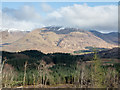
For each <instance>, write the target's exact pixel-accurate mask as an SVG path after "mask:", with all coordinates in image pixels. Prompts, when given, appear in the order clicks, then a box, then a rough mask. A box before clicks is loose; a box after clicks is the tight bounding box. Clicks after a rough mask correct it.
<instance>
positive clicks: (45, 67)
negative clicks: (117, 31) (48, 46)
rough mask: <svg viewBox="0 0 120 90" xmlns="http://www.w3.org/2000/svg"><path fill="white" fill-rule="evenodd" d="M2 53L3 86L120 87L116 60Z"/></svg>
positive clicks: (119, 68) (23, 52) (26, 52)
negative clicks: (119, 85)
mask: <svg viewBox="0 0 120 90" xmlns="http://www.w3.org/2000/svg"><path fill="white" fill-rule="evenodd" d="M111 51H113V50H111ZM106 52H107V51H106ZM109 52H110V50H109ZM104 53H105V52H104ZM107 53H108V52H107ZM114 53H117V51H116V52H114ZM2 54H3V60H2V63H3V64H4V68H3V77H2V78H3V82H2V83H3V87H19V86H24V87H30V86H31V87H41V88H42V87H51V88H52V87H60V85H63V86H61V87H81V88H93V87H115V88H117V87H118V84H119V77H120V73H119V72H120V61H119V58H117V57H113V58H112V57H107V58H105V57H100V55H101V54H99V53H98V52H95V53H94V54H92V55H91V54H89V55H71V54H68V53H50V54H44V53H42V52H40V51H36V50H30V51H29V50H27V51H22V52H14V53H10V52H5V51H3V52H2ZM114 55H115V54H114ZM116 55H117V54H116ZM66 85H67V86H66Z"/></svg>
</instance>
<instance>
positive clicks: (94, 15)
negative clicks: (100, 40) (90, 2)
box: [47, 4, 118, 31]
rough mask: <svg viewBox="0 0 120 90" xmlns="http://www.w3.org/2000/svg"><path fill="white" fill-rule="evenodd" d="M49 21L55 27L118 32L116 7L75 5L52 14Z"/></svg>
mask: <svg viewBox="0 0 120 90" xmlns="http://www.w3.org/2000/svg"><path fill="white" fill-rule="evenodd" d="M47 21H50V22H51V24H53V25H55V24H56V25H64V26H71V27H79V28H82V29H98V30H101V31H104V30H106V31H108V30H109V31H113V30H117V25H118V8H117V6H114V5H106V6H96V7H90V6H87V5H78V4H75V5H73V6H68V7H62V8H60V9H58V10H56V11H54V12H52V13H50V14H49V15H48V19H47Z"/></svg>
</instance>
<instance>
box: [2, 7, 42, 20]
mask: <svg viewBox="0 0 120 90" xmlns="http://www.w3.org/2000/svg"><path fill="white" fill-rule="evenodd" d="M3 13H6V14H8V15H9V16H11V17H13V18H16V19H18V20H27V21H31V20H32V21H38V20H42V18H41V16H40V14H39V13H37V12H36V11H35V9H34V7H32V6H28V5H25V6H22V7H21V8H19V9H10V8H4V9H3Z"/></svg>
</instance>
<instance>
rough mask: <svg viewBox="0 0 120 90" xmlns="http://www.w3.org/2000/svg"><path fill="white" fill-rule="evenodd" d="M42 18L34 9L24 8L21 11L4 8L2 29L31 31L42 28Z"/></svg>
mask: <svg viewBox="0 0 120 90" xmlns="http://www.w3.org/2000/svg"><path fill="white" fill-rule="evenodd" d="M41 21H42V18H41V16H40V14H38V13H37V12H36V11H35V9H34V8H33V7H30V6H23V7H21V8H19V9H10V8H4V9H3V12H2V29H3V30H4V29H10V28H15V29H16V30H17V29H18V30H26V31H28V30H29V31H30V30H33V29H35V28H40V27H42V26H43V25H42V24H41V23H38V22H41Z"/></svg>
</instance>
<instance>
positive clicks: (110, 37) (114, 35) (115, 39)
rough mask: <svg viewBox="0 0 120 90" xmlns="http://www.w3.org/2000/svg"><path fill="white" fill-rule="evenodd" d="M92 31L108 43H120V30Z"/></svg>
mask: <svg viewBox="0 0 120 90" xmlns="http://www.w3.org/2000/svg"><path fill="white" fill-rule="evenodd" d="M90 32H91V33H93V34H94V35H95V36H97V37H99V38H101V39H103V40H104V41H106V42H108V43H111V44H116V45H117V44H119V43H120V38H119V35H120V33H118V32H111V33H107V34H104V33H100V32H98V31H94V30H91V31H90Z"/></svg>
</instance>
